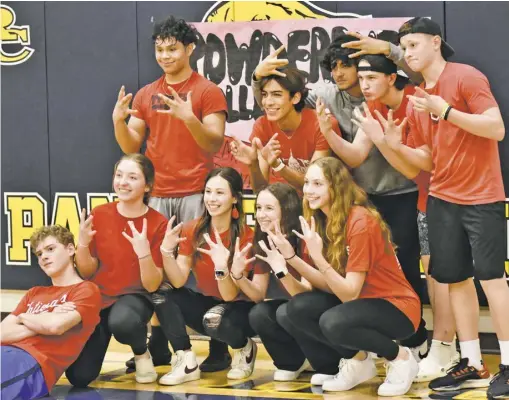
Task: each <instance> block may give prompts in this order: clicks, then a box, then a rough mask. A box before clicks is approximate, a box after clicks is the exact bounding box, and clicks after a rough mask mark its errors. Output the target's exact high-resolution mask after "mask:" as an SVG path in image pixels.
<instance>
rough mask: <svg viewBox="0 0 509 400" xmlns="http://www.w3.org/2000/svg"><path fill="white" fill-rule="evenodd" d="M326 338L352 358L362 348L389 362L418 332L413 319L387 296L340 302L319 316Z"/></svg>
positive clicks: (344, 354)
mask: <svg viewBox="0 0 509 400" xmlns="http://www.w3.org/2000/svg"><path fill="white" fill-rule="evenodd" d="M319 323H320V329H321V331H322V333H323V335H324V336H325V338H326V339H327V340H328V341H329V342H330V343H332V344H333V345H334V347H335V348H337V349H340V348H341V347H343V348H344V349H345V350H344V351H342V353H343V356H344V357H345V358H352V357H353V356H354V355H355V354H356V353H357V352H358V351H359V350H364V351H370V352H373V353H375V354H378V355H379V356H380V357H383V358H385V359H387V360H389V361H392V360H394V359H395V358H396V356H397V355H398V352H399V346H398V345H397V344H396V343H394V340H403V339H406V338H408V337H409V336H412V335H413V334H414V332H415V327H414V326H413V324H412V322H411V321H410V319H409V318H408V317H407V316H406V315H405V314H403V312H402V311H400V310H399V308H397V307H396V306H394V305H393V304H392V303H391V302H389V301H387V300H384V299H357V300H352V301H349V302H347V303H343V304H340V305H338V306H335V307H333V308H331V309H330V310H328V311H326V312H324V313H323V314H322V316H321V317H320V322H319Z"/></svg>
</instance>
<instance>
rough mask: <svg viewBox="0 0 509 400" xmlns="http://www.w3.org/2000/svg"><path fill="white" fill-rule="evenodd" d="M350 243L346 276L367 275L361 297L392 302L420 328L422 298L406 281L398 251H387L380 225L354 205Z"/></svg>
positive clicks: (364, 209)
mask: <svg viewBox="0 0 509 400" xmlns="http://www.w3.org/2000/svg"><path fill="white" fill-rule="evenodd" d="M346 240H347V246H348V248H347V251H348V262H347V265H346V273H348V272H366V279H365V281H364V284H363V286H362V289H361V293H360V295H359V298H360V299H363V298H368V299H369V298H380V299H385V300H387V301H389V302H391V303H392V304H393V305H394V306H395V307H397V308H398V309H399V310H401V311H402V312H403V313H404V314H405V315H406V316H407V317H408V318H409V319H410V321H412V323H413V325H414V327H415V329H417V327H418V326H419V322H420V320H421V303H420V300H419V297H418V296H417V294H416V293H415V292H414V290H413V289H412V287H411V286H410V284H409V283H408V281H407V280H406V278H405V275H404V274H403V271H402V270H401V266H400V264H399V261H398V258H397V257H396V254H395V252H394V250H393V249H391V251H390V253H387V252H386V250H385V240H384V237H383V235H382V229H381V228H380V224H379V223H378V221H377V220H376V219H375V217H374V216H373V215H372V214H371V213H370V212H369V211H368V210H367V209H366V208H364V207H360V206H354V207H353V208H352V209H351V211H350V215H349V216H348V221H347V228H346Z"/></svg>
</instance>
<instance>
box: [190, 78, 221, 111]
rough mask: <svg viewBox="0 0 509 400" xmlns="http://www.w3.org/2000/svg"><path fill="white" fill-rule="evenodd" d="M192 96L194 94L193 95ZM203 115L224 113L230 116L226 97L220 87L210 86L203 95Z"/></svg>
mask: <svg viewBox="0 0 509 400" xmlns="http://www.w3.org/2000/svg"><path fill="white" fill-rule="evenodd" d="M191 96H192V94H191ZM201 101H202V115H203V116H204V117H205V116H207V115H209V114H214V113H218V112H224V113H225V114H227V115H228V104H227V102H226V97H225V95H224V93H223V91H222V90H221V88H220V87H219V86H216V85H209V87H207V88H206V89H205V90H204V91H203V95H202V99H201Z"/></svg>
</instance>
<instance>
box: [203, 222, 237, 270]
mask: <svg viewBox="0 0 509 400" xmlns="http://www.w3.org/2000/svg"><path fill="white" fill-rule="evenodd" d="M213 229H214V237H215V238H216V243H214V242H213V241H212V240H211V239H210V236H209V234H208V233H205V234H204V235H203V238H204V239H205V242H207V244H208V245H209V247H210V249H203V248H201V247H200V248H198V249H197V250H198V251H199V252H200V253H203V254H206V255H208V256H209V257H210V258H211V259H212V262H213V263H214V270H216V271H222V272H223V273H224V274H225V275H226V274H227V273H228V258H229V257H230V250H228V249H227V248H226V247H224V244H223V242H222V240H221V236H220V235H219V232H218V231H217V229H216V228H213Z"/></svg>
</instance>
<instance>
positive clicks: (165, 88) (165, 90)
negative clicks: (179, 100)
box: [163, 72, 193, 97]
mask: <svg viewBox="0 0 509 400" xmlns="http://www.w3.org/2000/svg"><path fill="white" fill-rule="evenodd" d="M192 76H193V73H192V72H191V75H189V77H188V78H187V79H186V80H185V82H184V84H183V85H182V86H181V87H180V88H179V90H175V89H174V90H175V91H176V92H177V94H179V95H180V94H181V92H182V89H184V88H185V87H186V85H187V84H188V83H189V80H190V79H191V77H192ZM179 83H180V82H179ZM167 86H171V85H170V84H169V83H168V82H166V77H165V78H164V83H163V92H164V94H165V95H167V96H169V97H171V96H172V94H171V93H168V91H167ZM171 87H173V86H171Z"/></svg>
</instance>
